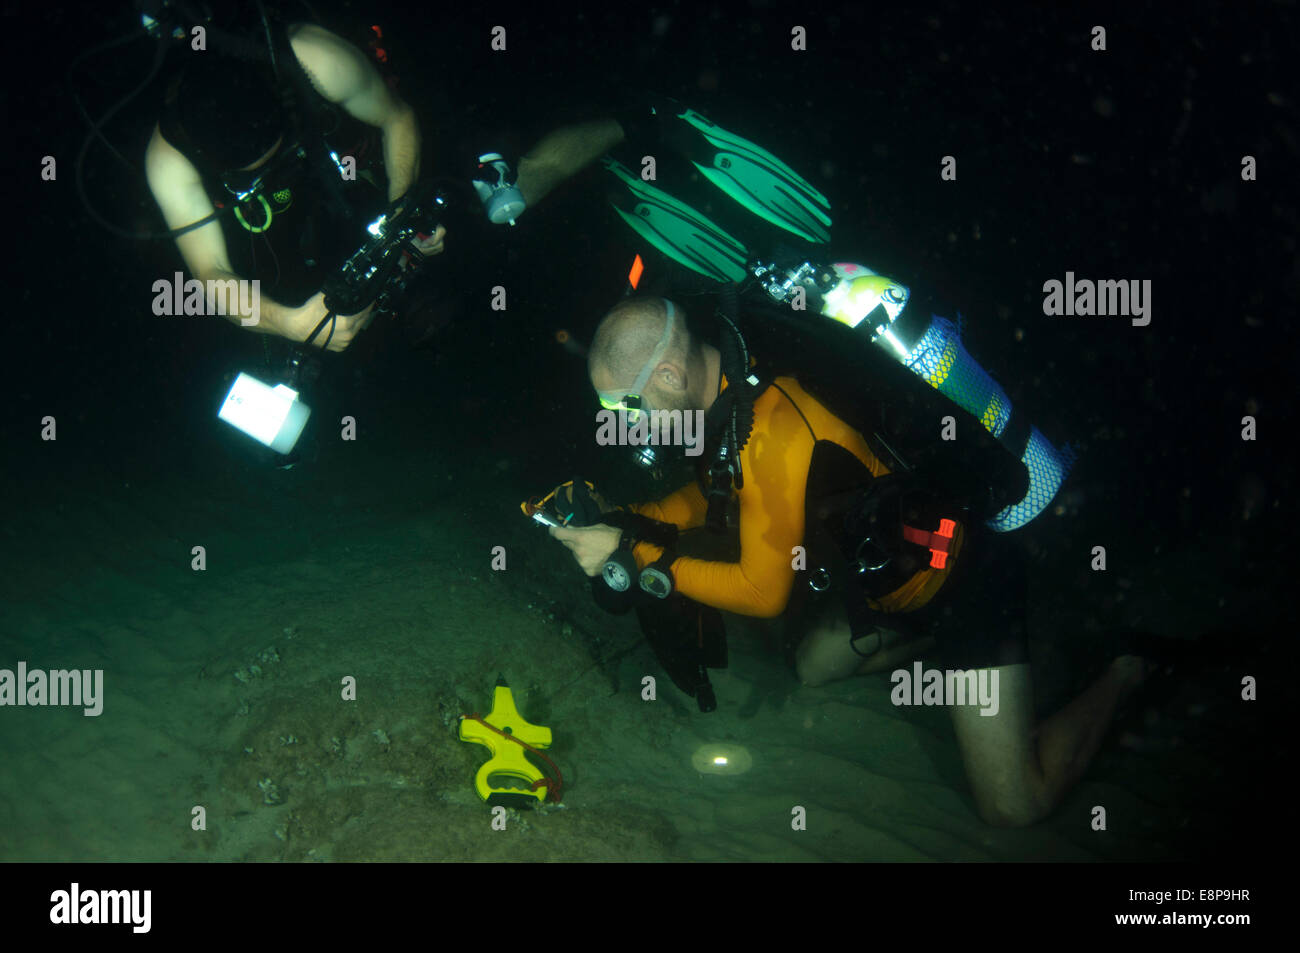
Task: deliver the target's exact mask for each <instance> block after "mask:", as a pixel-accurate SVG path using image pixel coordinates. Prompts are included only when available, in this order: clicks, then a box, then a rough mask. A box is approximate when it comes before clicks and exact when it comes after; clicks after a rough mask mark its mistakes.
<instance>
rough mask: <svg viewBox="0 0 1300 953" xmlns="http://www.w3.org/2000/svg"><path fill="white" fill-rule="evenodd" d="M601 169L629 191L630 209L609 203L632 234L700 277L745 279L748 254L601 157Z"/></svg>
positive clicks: (713, 226)
mask: <svg viewBox="0 0 1300 953" xmlns="http://www.w3.org/2000/svg"><path fill="white" fill-rule="evenodd" d="M603 165H604V166H605V168H606V169H608V170H609V171H610V172H612V173H613V174H614V175H615V176H616V177H617V178H619V179H621V180H622V181H623V182H624V184H626V185H627V187H628V190H629V191H630V192H631V198H632V200H633V201H632V205H631V208H620V207H619V203H618V202H615V203H614V210H615V211H616V212H618V214H619V215H620V216H621V217H622V219H623V221H625V222H627V224H628V225H630V226H632V228H633V229H634V230H635V231H636V233H637V234H638V235H640V236H641V237H642V238H644V239H645V240H646V241H648V242H649V243H650V244H651V245H654V246H655V248H658V249H659V250H660V251H661V252H663V253H664V254H665V255H667V256H668V257H669V258H671V259H673V260H674V261H676V262H678V263H680V264H682V265H685V266H686V267H687V268H689V269H691V270H692V271H696V272H699V273H700V274H701V275H704V276H705V277H706V278H712V279H713V280H714V281H721V282H724V283H734V282H738V281H741V280H743V279H744V278H745V276H746V275H747V274H748V271H747V270H746V269H745V264H746V262H747V261H748V260H749V251H748V250H747V249H746V248H745V246H744V245H743V244H741V242H739V241H738V240H736V239H735V238H733V237H732V236H731V235H729V234H727V233H726V232H725V231H724V230H723V229H722V228H721V227H719V226H718V225H717V224H716V223H714V222H713V221H711V220H710V219H708V218H707V217H706V216H704V215H702V214H701V213H699V212H697V211H696V210H695V209H693V208H691V207H690V206H689V205H687V204H686V203H685V202H682V201H679V200H678V199H675V198H673V197H672V196H671V195H669V194H668V193H667V192H665V191H663V190H662V189H659V188H656V187H655V186H653V185H651V184H650V183H648V182H643V181H642V180H641V179H640V178H638V177H637V176H635V175H633V174H632V173H631V172H629V171H628V169H627V168H626V167H625V166H624V165H623V164H622V163H620V162H618V161H616V160H614V159H610V158H605V159H604V160H603Z"/></svg>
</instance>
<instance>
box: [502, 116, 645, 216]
mask: <svg viewBox="0 0 1300 953" xmlns="http://www.w3.org/2000/svg"><path fill="white" fill-rule="evenodd" d="M622 141H623V128H622V127H621V126H620V125H619V124H618V123H617V122H616V121H614V120H613V119H596V120H593V121H591V122H582V123H578V124H576V125H573V126H564V127H562V128H560V129H556V130H554V131H553V132H549V133H547V134H546V135H545V136H543V137H542V139H541V140H540V141H539V142H538V143H537V144H536V145H535V146H533V147H532V148H531V149H529V150H528V152H527V154H526V155H524V156H523V157H521V158H520V160H519V174H518V177H517V178H516V179H515V185H516V186H517V187H518V189H519V191H520V192H522V193H523V196H524V201H525V202H527V203H528V205H529V206H534V205H536V204H537V203H538V202H540V201H541V200H542V199H543V198H544V197H545V196H546V195H547V193H549V192H550V191H551V190H552V189H554V188H555V187H556V186H557V185H559V184H560V183H561V182H563V181H564V180H565V179H567V178H569V177H570V176H572V175H574V174H576V173H577V172H579V171H580V170H581V169H582V168H583V167H584V166H586V165H587V164H588V163H590V162H593V161H594V160H596V159H598V158H600V157H601V156H602V155H604V154H605V153H606V152H608V151H609V150H610V149H612V148H614V146H616V145H618V144H619V143H620V142H622Z"/></svg>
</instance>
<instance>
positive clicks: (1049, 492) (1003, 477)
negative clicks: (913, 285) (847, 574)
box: [751, 260, 1076, 533]
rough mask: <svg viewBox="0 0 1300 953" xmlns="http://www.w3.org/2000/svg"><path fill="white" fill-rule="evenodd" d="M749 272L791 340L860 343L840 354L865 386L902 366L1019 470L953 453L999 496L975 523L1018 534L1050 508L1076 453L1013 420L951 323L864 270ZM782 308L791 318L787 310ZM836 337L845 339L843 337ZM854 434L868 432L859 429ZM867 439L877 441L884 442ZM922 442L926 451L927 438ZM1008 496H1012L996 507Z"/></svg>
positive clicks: (906, 390) (808, 265) (981, 450)
mask: <svg viewBox="0 0 1300 953" xmlns="http://www.w3.org/2000/svg"><path fill="white" fill-rule="evenodd" d="M751 271H752V273H753V275H754V277H755V278H756V279H757V281H758V284H759V286H760V287H761V288H762V289H763V290H764V291H765V292H766V294H767V296H768V297H769V298H770V299H771V300H772V301H773V302H777V303H779V304H781V305H785V306H786V307H782V308H779V309H776V310H775V311H773V312H769V313H772V314H773V315H774V316H775V317H777V318H778V320H780V321H783V322H784V323H787V324H789V323H791V322H793V323H794V325H795V327H796V328H797V329H798V331H799V333H800V334H801V336H802V335H804V334H809V333H812V334H818V333H821V334H823V335H826V334H827V332H830V334H831V335H834V334H835V332H836V331H838V332H839V337H838V338H835V340H836V341H842V343H843V344H844V345H849V344H850V343H851V342H849V341H848V340H847V338H852V337H856V338H857V339H858V340H859V341H865V342H867V343H869V344H870V345H871V347H870V348H867V349H865V350H864V349H863V348H862V347H861V346H860V345H859V346H858V347H856V348H853V349H852V350H851V351H850V353H853V354H854V361H855V362H856V361H857V356H858V355H863V356H864V360H866V363H865V364H863V365H862V366H861V370H860V371H859V376H860V377H869V378H871V380H869V381H866V383H867V384H868V385H870V384H873V383H875V382H876V381H877V380H878V379H879V378H881V377H882V376H883V377H894V378H897V375H890V374H888V372H887V371H886V370H885V364H886V362H882V361H880V360H879V358H880V357H881V356H886V357H887V358H888V362H887V363H890V364H893V365H894V366H895V367H901V368H905V369H906V370H907V371H909V372H910V374H911V375H912V376H914V377H915V378H919V379H920V380H922V381H924V382H925V383H926V384H928V385H929V387H930V388H931V389H932V391H933V393H934V394H937V395H942V397H943V398H945V400H944V402H943V404H946V406H947V408H948V410H949V411H950V410H951V408H952V407H954V406H955V407H959V408H961V409H962V410H964V411H966V413H967V414H969V415H970V416H972V417H974V418H975V419H976V420H977V421H978V422H979V424H980V426H981V428H982V431H983V433H984V434H987V435H988V437H991V438H992V440H994V441H996V443H997V444H998V445H999V446H1000V447H1001V449H1002V450H1004V451H1006V452H1007V453H1008V454H1010V459H1011V461H1014V462H1016V463H1018V464H1019V465H1020V466H1019V467H1011V468H1010V469H1009V468H1008V467H1007V465H1006V464H1007V462H1008V461H1007V460H1005V459H1003V460H995V459H991V458H990V455H989V454H988V453H987V449H988V442H987V441H979V440H977V441H975V445H974V447H969V448H964V449H963V453H965V452H967V450H971V449H973V450H975V451H976V452H977V453H978V455H979V460H978V461H977V462H976V463H975V465H972V461H971V460H969V459H966V460H965V462H964V463H962V464H961V465H960V466H961V469H962V470H964V471H972V470H974V471H981V470H984V471H987V474H988V476H989V477H990V479H991V482H992V486H991V491H992V492H993V493H994V495H995V496H1000V497H1002V498H1003V502H1002V505H1001V506H1000V508H999V509H998V510H997V511H996V512H992V513H989V514H987V515H986V517H985V520H984V522H985V525H987V526H988V527H989V528H990V529H992V530H994V531H996V532H1000V533H1005V532H1010V531H1012V530H1016V529H1019V528H1020V527H1022V526H1024V525H1026V524H1027V523H1029V522H1030V521H1031V520H1033V519H1034V517H1036V516H1037V515H1038V514H1039V513H1041V512H1042V511H1043V510H1044V509H1046V508H1047V506H1048V505H1049V504H1050V503H1051V501H1052V499H1053V498H1054V497H1055V496H1056V493H1057V491H1058V490H1059V489H1060V487H1061V484H1062V483H1063V482H1064V480H1065V477H1066V475H1067V474H1068V473H1069V471H1070V468H1071V466H1072V465H1073V464H1074V461H1075V456H1076V455H1075V454H1074V452H1073V451H1072V450H1070V449H1069V448H1068V447H1067V448H1063V449H1062V448H1057V447H1056V446H1055V445H1053V444H1052V443H1051V442H1050V441H1049V440H1048V439H1047V438H1046V437H1044V436H1043V434H1042V433H1041V432H1040V431H1039V430H1038V428H1037V427H1034V426H1033V425H1032V424H1031V423H1029V422H1028V420H1026V419H1025V416H1024V414H1023V413H1018V412H1016V411H1015V409H1014V408H1013V406H1012V404H1011V400H1010V398H1008V397H1007V394H1006V391H1005V390H1003V388H1002V386H1001V385H1000V384H998V382H997V381H996V380H994V379H993V377H992V376H991V375H989V373H988V372H987V371H985V370H984V369H983V368H982V367H981V366H980V365H979V364H978V363H977V362H976V361H975V359H974V358H973V357H972V356H971V355H970V352H968V351H967V350H966V348H965V346H964V345H963V343H962V340H961V330H960V327H959V326H958V325H957V324H955V323H954V322H952V321H950V320H948V319H946V318H942V317H940V316H938V315H935V314H930V313H928V311H927V310H926V309H922V308H921V307H919V306H918V304H917V303H916V302H915V301H913V299H912V295H911V292H910V290H909V289H908V288H907V287H906V286H905V285H903V284H901V283H899V282H897V281H894V280H893V279H892V278H888V277H886V276H884V275H878V274H876V273H875V272H874V271H872V270H871V269H870V268H867V267H866V266H864V265H857V264H850V263H841V264H833V265H829V266H826V265H820V264H817V263H814V262H811V261H807V260H804V261H800V262H798V263H796V264H794V265H793V266H783V265H781V264H778V263H777V262H776V261H773V260H764V261H758V262H755V263H754V264H753V265H752V266H751ZM791 306H793V308H794V309H796V310H791ZM800 311H811V312H814V313H816V314H820V315H821V316H823V317H826V318H829V319H830V320H829V321H828V322H818V321H814V320H810V319H808V318H807V317H806V316H802V315H800ZM818 325H830V327H829V328H828V327H824V326H823V327H820V328H819V327H818ZM844 330H848V331H849V332H851V333H850V334H849V335H844V334H843V333H842V332H843V331H844ZM814 377H815V375H814ZM801 383H803V381H802V379H801ZM814 386H815V385H814ZM898 393H899V394H906V395H908V398H909V399H910V400H911V401H912V402H913V403H920V404H923V405H927V407H928V408H929V410H930V412H936V411H937V412H939V414H940V416H946V414H945V413H943V408H942V406H941V405H936V404H935V403H934V402H933V401H926V400H924V398H923V396H922V395H919V394H918V393H917V391H916V388H915V387H914V386H911V387H902V388H900V389H899V392H898ZM895 399H897V398H896V397H895ZM938 419H939V418H937V417H935V418H931V422H932V423H934V424H935V425H937V423H938ZM896 429H897V428H896ZM864 435H866V436H869V435H870V434H869V433H868V432H867V431H866V430H864ZM877 436H878V439H881V440H883V439H885V437H884V435H877ZM925 442H926V443H929V444H930V446H931V447H935V446H936V445H935V444H934V442H933V441H932V440H927V441H925ZM891 455H892V456H895V457H897V454H891ZM904 456H905V454H904ZM884 459H886V460H888V459H889V457H885V458H884ZM954 462H955V461H954ZM1017 470H1023V472H1016V471H1017ZM1017 490H1019V492H1018V495H1017V492H1016V491H1017ZM1008 495H1009V496H1011V497H1014V498H1012V499H1006V497H1007V496H1008Z"/></svg>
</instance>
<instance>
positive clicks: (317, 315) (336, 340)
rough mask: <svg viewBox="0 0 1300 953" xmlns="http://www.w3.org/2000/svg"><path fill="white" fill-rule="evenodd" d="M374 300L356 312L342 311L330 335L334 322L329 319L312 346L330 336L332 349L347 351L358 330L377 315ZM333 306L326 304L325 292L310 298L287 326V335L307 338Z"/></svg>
mask: <svg viewBox="0 0 1300 953" xmlns="http://www.w3.org/2000/svg"><path fill="white" fill-rule="evenodd" d="M374 308H375V306H374V304H373V303H372V304H369V305H367V306H366V307H365V309H364V310H362V311H359V312H357V313H356V314H338V315H335V316H334V334H333V336H332V337H331V336H330V323H329V322H328V321H326V322H325V326H324V327H323V328H321V329H320V333H319V334H317V335H316V337H315V338H314V339H313V340H312V347H322V346H323V345H324V344H325V340H326V338H329V342H330V343H329V350H331V351H346V350H347V348H348V345H349V344H351V343H352V341H353V339H354V338H356V336H357V335H358V334H360V333H361V332H362V331H364V330H365V329H366V326H367V325H369V324H370V319H371V318H372V317H373V312H374ZM328 313H329V309H327V308H326V307H325V295H324V294H323V293H321V292H317V293H316V294H314V295H312V296H311V297H310V298H308V299H307V301H306V303H305V304H303V306H302V307H301V308H298V309H297V310H296V311H295V312H294V313H293V316H292V318H291V320H290V321H289V323H288V326H287V327H286V328H285V331H286V333H285V335H284V336H285V337H287V338H288V339H289V340H291V341H305V340H307V335H309V334H311V332H312V331H314V330H316V325H318V324H320V323H321V321H322V320H323V319H324V317H325V315H326V314H328Z"/></svg>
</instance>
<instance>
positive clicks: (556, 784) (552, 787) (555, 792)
mask: <svg viewBox="0 0 1300 953" xmlns="http://www.w3.org/2000/svg"><path fill="white" fill-rule="evenodd" d="M460 717H461V718H469V719H472V720H473V721H477V722H478V723H479V724H480V725H483V726H484V727H485V728H489V729H491V730H492V731H495V732H496V733H497V734H499V735H500V736H501V737H502V738H509V739H510V740H511V741H513V742H514V743H515V744H518V745H522V746H523V747H525V748H527V749H528V750H529V751H531V752H532V753H533V754H535V755H537V757H539V758H541V759H542V760H543V761H545V762H546V763H547V764H549V765H550V766H551V768H552V770H554V771H555V780H552V779H551V778H542V779H541V780H540V781H534V782H533V784H532V787H530V788H529V789H528V790H530V791H536V790H537V789H538V788H541V787H544V788H546V794H547V798H544V799H543V800H546V799H549V800H552V801H554V802H555V803H556V804H559V803H560V798H561V797H562V796H563V792H564V775H563V774H561V773H560V767H559V765H557V764H556V763H555V762H554V761H552V760H551V759H550V758H548V757H547V756H546V755H544V754H542V752H541V751H539V750H538V749H537V748H534V747H533V746H532V745H530V744H528V742H526V741H520V740H519V739H518V738H516V737H515V736H514V735H512V734H510V732H508V731H502V730H501V729H500V728H498V727H497V726H496V725H489V724H488V723H487V722H486V721H484V720H483V716H482V715H480V714H479V713H478V712H475V713H474V714H472V715H461V716H460Z"/></svg>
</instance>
